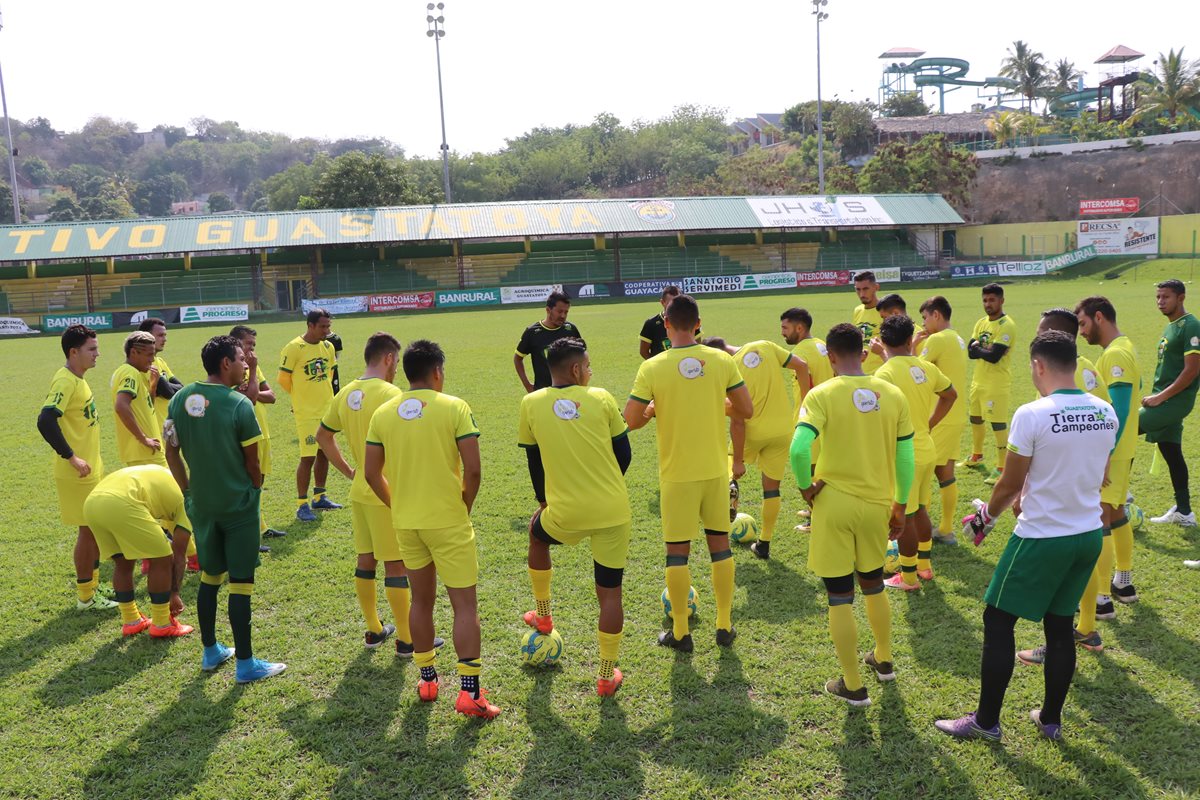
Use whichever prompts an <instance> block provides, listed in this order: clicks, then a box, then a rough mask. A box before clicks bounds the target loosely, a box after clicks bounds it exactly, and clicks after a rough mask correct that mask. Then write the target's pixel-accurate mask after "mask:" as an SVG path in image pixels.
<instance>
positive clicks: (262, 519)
mask: <svg viewBox="0 0 1200 800" xmlns="http://www.w3.org/2000/svg"><path fill="white" fill-rule="evenodd" d="M268 527H270V526H268V525H267V511H266V509H265V508H263V507H262V503H259V506H258V534H259V535H260V536H261V535H262V534H264V533H266V532H267V528H268Z"/></svg>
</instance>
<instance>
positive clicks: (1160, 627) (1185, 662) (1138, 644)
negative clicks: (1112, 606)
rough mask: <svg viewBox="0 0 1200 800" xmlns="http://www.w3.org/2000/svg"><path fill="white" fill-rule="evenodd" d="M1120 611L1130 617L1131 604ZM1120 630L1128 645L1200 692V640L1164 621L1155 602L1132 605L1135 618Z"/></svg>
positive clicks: (1125, 643)
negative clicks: (1167, 624) (1180, 631)
mask: <svg viewBox="0 0 1200 800" xmlns="http://www.w3.org/2000/svg"><path fill="white" fill-rule="evenodd" d="M1118 613H1119V614H1121V615H1122V617H1127V616H1128V614H1129V611H1128V607H1124V608H1122V609H1121V610H1120V612H1118ZM1120 618H1121V617H1118V619H1120ZM1120 632H1121V643H1122V644H1123V645H1124V646H1125V647H1126V648H1127V649H1134V650H1135V651H1136V652H1137V654H1138V655H1139V656H1141V657H1142V658H1144V659H1146V660H1147V661H1152V662H1154V664H1156V665H1157V666H1158V668H1159V669H1161V670H1163V671H1164V672H1170V673H1171V674H1173V675H1175V676H1176V677H1178V678H1181V679H1183V680H1185V681H1190V682H1191V684H1192V687H1193V689H1194V691H1196V692H1200V650H1198V648H1200V643H1197V642H1196V641H1195V640H1193V639H1189V638H1188V637H1186V636H1183V635H1181V634H1180V633H1179V632H1178V631H1174V630H1171V629H1170V628H1168V627H1167V626H1166V625H1164V624H1163V621H1162V618H1161V617H1160V616H1159V615H1158V612H1157V611H1155V610H1154V607H1153V606H1151V605H1147V604H1146V603H1138V604H1137V605H1135V606H1133V620H1132V622H1130V623H1129V624H1122V625H1121V628H1120Z"/></svg>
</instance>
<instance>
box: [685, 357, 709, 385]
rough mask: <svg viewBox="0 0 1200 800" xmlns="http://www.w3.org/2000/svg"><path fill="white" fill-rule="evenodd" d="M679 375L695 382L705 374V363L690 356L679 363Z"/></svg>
mask: <svg viewBox="0 0 1200 800" xmlns="http://www.w3.org/2000/svg"><path fill="white" fill-rule="evenodd" d="M679 374H680V375H682V376H683V377H685V378H687V379H688V380H689V381H690V380H695V379H696V378H699V377H700V376H701V375H703V374H704V362H703V361H701V360H700V359H698V358H692V357H691V356H688V357H687V358H685V359H683V360H682V361H680V362H679Z"/></svg>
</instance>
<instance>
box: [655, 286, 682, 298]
mask: <svg viewBox="0 0 1200 800" xmlns="http://www.w3.org/2000/svg"><path fill="white" fill-rule="evenodd" d="M679 292H680V289H679V287H678V286H676V285H675V284H673V283H672V284H671V285H670V286H664V287H663V290H662V296H661V297H659V298H658V299H659V300H666V299H667V298H668V297H678V296H679Z"/></svg>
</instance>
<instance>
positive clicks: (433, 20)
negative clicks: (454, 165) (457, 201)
mask: <svg viewBox="0 0 1200 800" xmlns="http://www.w3.org/2000/svg"><path fill="white" fill-rule="evenodd" d="M445 7H446V4H445V3H438V4H437V5H434V4H433V3H430V4H429V5H427V6H425V9H426V10H427V11H428V12H429V13H428V14H427V15H426V16H425V21H426V22H427V23H429V30H427V31H425V35H426V36H428V37H430V38H431V39H433V49H434V51H435V52H436V53H437V74H438V110H439V111H441V114H442V189H444V190H445V192H446V202H447V203H450V202H452V201H451V200H450V145H448V144H446V103H445V101H444V100H443V99H442V45H441V42H442V37H443V36H445V35H446V31H445V29H443V28H442V24H443V23H444V22H445V21H446V18H445V17H443V16H442V10H443V9H444V8H445ZM435 11H436V13H437V16H436V17H435V16H434V12H435Z"/></svg>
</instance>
